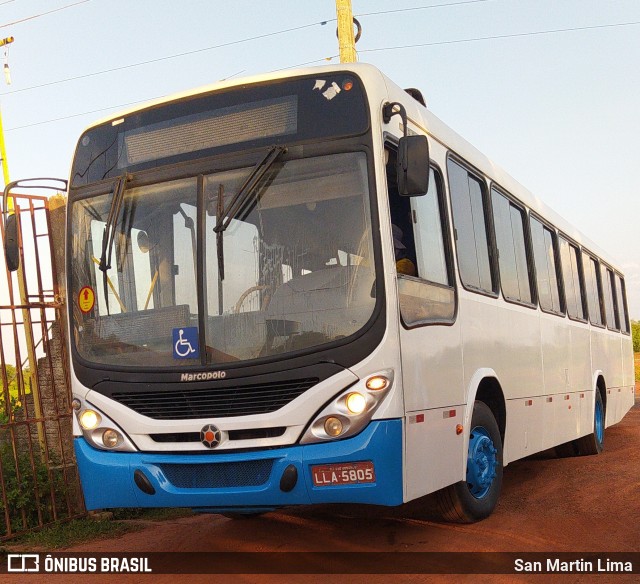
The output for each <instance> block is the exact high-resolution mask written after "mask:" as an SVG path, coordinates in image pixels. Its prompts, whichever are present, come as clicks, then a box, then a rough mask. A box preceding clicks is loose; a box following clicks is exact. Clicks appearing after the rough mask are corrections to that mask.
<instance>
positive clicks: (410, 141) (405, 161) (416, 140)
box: [396, 136, 429, 197]
mask: <svg viewBox="0 0 640 584" xmlns="http://www.w3.org/2000/svg"><path fill="white" fill-rule="evenodd" d="M397 165H398V166H397V169H396V170H397V176H398V192H399V193H400V194H401V195H403V196H405V197H415V196H417V195H424V194H425V193H426V192H427V191H428V190H429V142H428V141H427V137H426V136H404V137H402V138H400V141H399V142H398V162H397Z"/></svg>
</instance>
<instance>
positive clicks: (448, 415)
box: [442, 410, 456, 418]
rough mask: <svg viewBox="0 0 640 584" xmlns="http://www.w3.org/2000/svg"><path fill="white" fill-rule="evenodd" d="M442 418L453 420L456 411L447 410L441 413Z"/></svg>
mask: <svg viewBox="0 0 640 584" xmlns="http://www.w3.org/2000/svg"><path fill="white" fill-rule="evenodd" d="M442 417H443V418H455V417H456V411H455V410H447V411H446V412H442Z"/></svg>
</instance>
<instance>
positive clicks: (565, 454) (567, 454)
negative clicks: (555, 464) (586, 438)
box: [554, 440, 578, 458]
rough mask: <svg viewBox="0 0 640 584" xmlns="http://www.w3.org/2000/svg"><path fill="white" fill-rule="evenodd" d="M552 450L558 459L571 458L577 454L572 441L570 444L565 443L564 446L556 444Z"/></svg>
mask: <svg viewBox="0 0 640 584" xmlns="http://www.w3.org/2000/svg"><path fill="white" fill-rule="evenodd" d="M554 450H555V453H556V456H557V457H558V458H571V457H572V456H576V455H577V454H578V453H577V451H576V445H575V443H574V440H572V441H571V442H565V443H564V444H558V446H556V447H555V448H554Z"/></svg>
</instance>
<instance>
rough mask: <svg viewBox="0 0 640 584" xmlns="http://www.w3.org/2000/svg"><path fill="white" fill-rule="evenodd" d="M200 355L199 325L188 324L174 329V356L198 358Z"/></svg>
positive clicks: (175, 357)
mask: <svg viewBox="0 0 640 584" xmlns="http://www.w3.org/2000/svg"><path fill="white" fill-rule="evenodd" d="M199 357H200V345H199V344H198V327H197V326H188V327H182V328H174V329H173V358H174V359H197V358H199Z"/></svg>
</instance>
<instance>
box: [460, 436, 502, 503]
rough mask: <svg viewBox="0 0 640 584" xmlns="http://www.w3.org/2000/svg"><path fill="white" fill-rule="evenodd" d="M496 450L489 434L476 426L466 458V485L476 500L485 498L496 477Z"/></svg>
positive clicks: (470, 438) (470, 437)
mask: <svg viewBox="0 0 640 584" xmlns="http://www.w3.org/2000/svg"><path fill="white" fill-rule="evenodd" d="M497 467H498V450H497V448H496V447H495V445H494V444H493V440H492V439H491V436H489V432H487V430H486V429H485V428H482V427H480V426H476V427H475V428H473V430H471V435H470V436H469V455H468V457H467V485H468V487H469V491H470V492H471V494H472V495H473V496H474V497H475V498H476V499H482V498H483V497H485V496H486V494H487V493H488V492H489V489H490V488H491V485H492V484H493V479H494V478H495V477H496V469H497Z"/></svg>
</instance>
